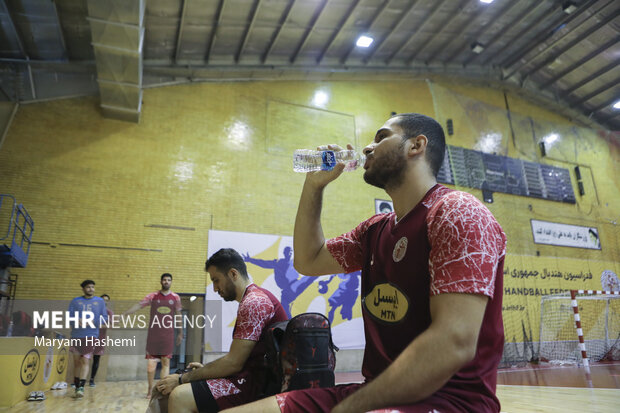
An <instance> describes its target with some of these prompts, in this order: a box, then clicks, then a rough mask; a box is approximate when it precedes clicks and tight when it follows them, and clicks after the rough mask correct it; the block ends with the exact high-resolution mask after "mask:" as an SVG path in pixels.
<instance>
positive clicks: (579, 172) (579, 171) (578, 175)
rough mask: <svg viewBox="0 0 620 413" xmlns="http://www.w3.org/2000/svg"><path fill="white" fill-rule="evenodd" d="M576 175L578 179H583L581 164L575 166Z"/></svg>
mask: <svg viewBox="0 0 620 413" xmlns="http://www.w3.org/2000/svg"><path fill="white" fill-rule="evenodd" d="M575 176H576V177H577V180H580V179H581V170H580V169H579V166H575Z"/></svg>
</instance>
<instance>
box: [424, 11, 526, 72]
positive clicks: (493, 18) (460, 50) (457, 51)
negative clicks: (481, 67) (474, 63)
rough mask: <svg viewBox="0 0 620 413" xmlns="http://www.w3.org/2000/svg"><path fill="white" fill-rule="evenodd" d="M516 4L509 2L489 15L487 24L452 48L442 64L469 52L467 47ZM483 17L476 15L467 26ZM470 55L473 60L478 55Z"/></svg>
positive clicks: (480, 14) (481, 14)
mask: <svg viewBox="0 0 620 413" xmlns="http://www.w3.org/2000/svg"><path fill="white" fill-rule="evenodd" d="M517 4H519V0H514V1H509V2H507V3H506V4H504V6H503V7H502V8H501V9H498V10H497V11H496V12H495V13H494V14H493V15H491V17H490V18H489V22H488V23H487V24H481V25H480V29H479V30H478V31H477V32H476V33H474V34H473V35H472V36H471V38H468V39H465V40H463V41H462V42H461V43H460V44H458V45H457V47H454V48H453V49H454V50H455V52H454V53H453V54H452V55H451V56H450V57H448V60H446V61H445V62H444V63H445V64H449V63H451V62H452V61H453V60H454V59H455V58H456V57H458V56H459V55H460V54H462V53H463V51H468V52H469V48H468V47H467V46H468V45H469V44H470V43H472V42H474V41H478V39H480V38H481V37H482V36H483V35H484V34H485V33H486V32H487V30H489V29H490V28H491V27H493V23H494V22H496V21H499V20H500V19H501V18H502V17H503V16H504V15H505V14H506V13H507V12H508V11H510V9H512V8H513V7H514V6H516V5H517ZM483 16H484V13H479V14H477V15H476V17H475V18H474V20H472V21H470V22H469V25H474V24H476V23H477V21H478V19H480V18H482V17H483ZM466 27H467V26H465V27H464V28H466ZM462 34H463V30H462V31H461V32H460V33H459V36H460V35H462ZM485 47H487V46H485ZM470 54H471V55H472V57H470V59H473V58H474V56H478V54H476V53H471V52H470ZM429 60H430V59H429Z"/></svg>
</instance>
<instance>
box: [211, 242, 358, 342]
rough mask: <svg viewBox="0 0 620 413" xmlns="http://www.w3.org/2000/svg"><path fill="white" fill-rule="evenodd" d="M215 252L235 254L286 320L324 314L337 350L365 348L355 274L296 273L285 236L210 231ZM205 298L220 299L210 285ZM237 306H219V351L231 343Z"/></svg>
mask: <svg viewBox="0 0 620 413" xmlns="http://www.w3.org/2000/svg"><path fill="white" fill-rule="evenodd" d="M220 248H234V249H235V250H237V252H239V253H240V254H241V256H242V257H243V259H244V261H245V263H246V265H247V268H248V274H249V276H250V278H251V280H252V282H254V283H255V284H256V285H258V286H260V287H263V288H266V289H268V290H269V291H271V292H272V293H273V294H274V295H275V296H276V297H277V298H278V299H279V300H280V302H281V303H282V306H283V307H284V309H285V311H286V313H287V315H288V316H289V317H293V316H295V315H297V314H300V313H305V312H318V313H321V314H325V315H326V316H327V317H328V318H329V320H330V322H331V323H332V334H333V338H334V342H335V344H336V345H337V346H338V347H340V348H342V349H354V348H363V347H364V328H363V322H362V314H361V309H360V303H359V285H360V272H359V271H356V272H354V273H351V274H344V273H342V274H333V275H325V276H321V277H309V276H305V275H303V274H299V273H298V272H297V270H295V268H294V266H293V256H294V251H293V237H288V236H279V235H266V234H251V233H243V232H230V231H215V230H211V231H209V247H208V255H209V256H211V255H212V254H214V253H215V252H216V251H218V250H219V249H220ZM206 296H207V300H221V298H220V297H219V296H218V295H217V294H216V293H215V292H214V291H213V287H212V285H208V286H207V289H206ZM237 306H238V303H237V302H236V301H232V302H224V303H223V306H222V346H221V348H224V349H226V348H229V346H230V343H231V341H232V329H233V327H234V324H235V317H236V314H237ZM207 340H208V339H207ZM217 347H218V346H217V345H216V346H214V347H213V348H217Z"/></svg>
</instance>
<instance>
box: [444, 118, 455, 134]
mask: <svg viewBox="0 0 620 413" xmlns="http://www.w3.org/2000/svg"><path fill="white" fill-rule="evenodd" d="M446 129H448V135H450V136H452V135H454V125H453V124H452V119H448V120H447V121H446Z"/></svg>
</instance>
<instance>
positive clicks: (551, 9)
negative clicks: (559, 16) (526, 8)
mask: <svg viewBox="0 0 620 413" xmlns="http://www.w3.org/2000/svg"><path fill="white" fill-rule="evenodd" d="M541 4H546V3H543V2H542V1H541V2H540V3H539V5H541ZM556 7H557V4H552V5H551V6H550V7H549V8H547V9H546V10H545V11H544V12H542V13H541V14H540V15H539V16H538V17H536V18H535V19H533V20H532V21H531V22H530V23H529V24H528V25H527V26H525V27H524V28H523V29H521V31H520V32H519V33H517V34H516V35H515V36H512V39H522V38H523V37H524V36H525V35H526V33H528V32H531V31H532V30H534V29H535V28H536V27H537V26H538V25H539V24H540V23H541V22H543V21H545V20H546V19H547V18H549V17H550V16H551V15H552V14H553V13H555V11H556ZM536 9H537V8H532V10H536ZM510 46H511V45H510V44H508V45H507V46H506V47H504V48H502V49H500V50H498V51H497V52H496V53H495V54H492V55H489V56H488V57H487V58H486V59H485V60H484V61H483V62H482V63H481V64H482V65H483V66H484V65H486V64H487V63H489V61H491V60H493V59H494V58H495V57H497V56H499V55H501V54H502V53H504V52H505V51H507V50H508V49H510Z"/></svg>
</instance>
